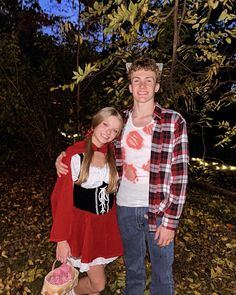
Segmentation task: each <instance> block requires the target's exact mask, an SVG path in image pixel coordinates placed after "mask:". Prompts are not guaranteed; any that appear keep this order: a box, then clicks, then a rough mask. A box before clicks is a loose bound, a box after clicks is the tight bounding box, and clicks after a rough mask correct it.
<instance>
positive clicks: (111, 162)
mask: <svg viewBox="0 0 236 295" xmlns="http://www.w3.org/2000/svg"><path fill="white" fill-rule="evenodd" d="M110 116H114V117H116V118H117V119H119V120H120V122H121V127H120V130H119V132H118V133H117V136H118V135H119V134H120V132H121V130H122V128H123V119H122V117H121V115H120V113H119V112H118V111H117V110H116V109H115V108H113V107H106V108H103V109H101V110H100V111H99V112H97V113H96V114H95V115H94V116H93V118H92V123H91V127H92V128H93V129H94V128H96V127H97V126H98V125H99V124H101V123H102V122H103V121H104V120H105V119H107V118H108V117H110ZM93 155H94V151H93V149H92V137H91V136H90V137H89V138H88V139H87V140H86V144H85V153H84V158H83V161H82V166H81V169H80V175H79V179H78V180H77V181H76V182H75V184H78V185H80V184H81V183H83V182H85V181H86V180H87V179H88V175H89V167H90V165H91V162H92V158H93ZM106 163H107V164H108V167H109V184H108V187H107V192H108V193H111V192H114V191H116V188H117V170H116V161H115V154H114V148H113V146H112V145H111V144H110V143H108V150H107V153H106Z"/></svg>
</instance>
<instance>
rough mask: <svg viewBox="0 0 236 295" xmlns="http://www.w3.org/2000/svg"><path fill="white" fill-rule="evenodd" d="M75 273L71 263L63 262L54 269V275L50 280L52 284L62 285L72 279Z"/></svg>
mask: <svg viewBox="0 0 236 295" xmlns="http://www.w3.org/2000/svg"><path fill="white" fill-rule="evenodd" d="M72 278H73V274H72V269H71V267H70V265H68V264H65V263H63V264H62V265H61V266H59V267H58V268H56V269H54V271H53V273H52V275H50V276H49V277H48V282H49V283H50V284H52V285H62V284H64V283H66V282H68V281H70V280H72Z"/></svg>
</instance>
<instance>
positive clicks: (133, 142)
mask: <svg viewBox="0 0 236 295" xmlns="http://www.w3.org/2000/svg"><path fill="white" fill-rule="evenodd" d="M152 130H153V121H152V122H151V123H149V124H148V125H146V126H144V127H135V126H134V125H133V123H132V117H131V115H130V116H129V118H128V121H127V123H126V125H125V130H124V133H123V137H122V140H121V148H122V159H123V176H122V179H121V183H120V187H119V190H118V193H117V204H118V205H119V206H126V207H146V206H148V203H149V175H150V173H149V171H150V156H151V139H152Z"/></svg>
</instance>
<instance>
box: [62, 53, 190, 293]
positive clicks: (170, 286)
mask: <svg viewBox="0 0 236 295" xmlns="http://www.w3.org/2000/svg"><path fill="white" fill-rule="evenodd" d="M128 75H129V82H130V84H129V90H130V92H131V93H132V95H133V106H132V108H130V109H128V110H125V111H124V112H123V118H124V123H125V127H124V129H123V132H122V134H121V137H120V138H119V139H118V140H116V142H115V150H116V165H117V169H118V173H119V177H120V182H119V188H118V192H117V205H118V221H119V227H120V231H121V236H122V241H123V246H124V261H125V267H126V287H125V290H124V294H125V295H143V294H144V289H145V279H146V272H145V256H146V245H147V246H148V251H149V256H150V260H151V267H152V277H151V286H150V294H151V295H173V294H174V282H173V273H172V264H173V260H174V236H175V231H176V228H177V227H178V223H179V218H180V215H181V213H182V209H183V204H184V202H185V193H186V185H187V166H188V139H187V130H186V122H185V120H184V119H183V118H182V116H181V115H180V114H179V113H177V112H175V111H173V110H168V109H164V108H162V107H161V106H160V105H159V104H158V103H155V101H154V97H155V93H156V92H158V90H159V87H160V84H159V82H160V72H159V69H158V67H157V65H156V63H155V61H154V60H152V59H149V58H139V59H137V60H135V61H134V62H133V63H132V65H131V67H130V68H129V72H128ZM61 158H62V156H60V157H59V158H58V159H57V167H58V166H60V168H59V167H58V168H59V169H58V172H59V173H62V174H63V173H64V172H65V170H64V168H65V166H63V165H62V163H61Z"/></svg>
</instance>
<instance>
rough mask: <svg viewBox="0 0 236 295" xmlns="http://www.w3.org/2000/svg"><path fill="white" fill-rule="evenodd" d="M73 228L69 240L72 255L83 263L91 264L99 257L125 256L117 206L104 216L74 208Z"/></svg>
mask: <svg viewBox="0 0 236 295" xmlns="http://www.w3.org/2000/svg"><path fill="white" fill-rule="evenodd" d="M72 227H73V228H72V236H71V239H70V240H68V243H69V245H70V248H71V254H72V256H73V257H74V258H76V257H79V258H80V259H81V262H82V263H90V262H92V261H93V260H95V259H96V258H98V257H103V258H105V259H109V258H111V257H116V256H121V255H123V246H122V240H121V236H120V231H119V227H118V222H117V213H116V204H114V205H113V207H112V209H111V210H110V211H109V212H108V213H106V214H104V215H97V214H93V213H90V212H87V211H83V210H80V209H78V208H75V207H74V209H73V226H72Z"/></svg>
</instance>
